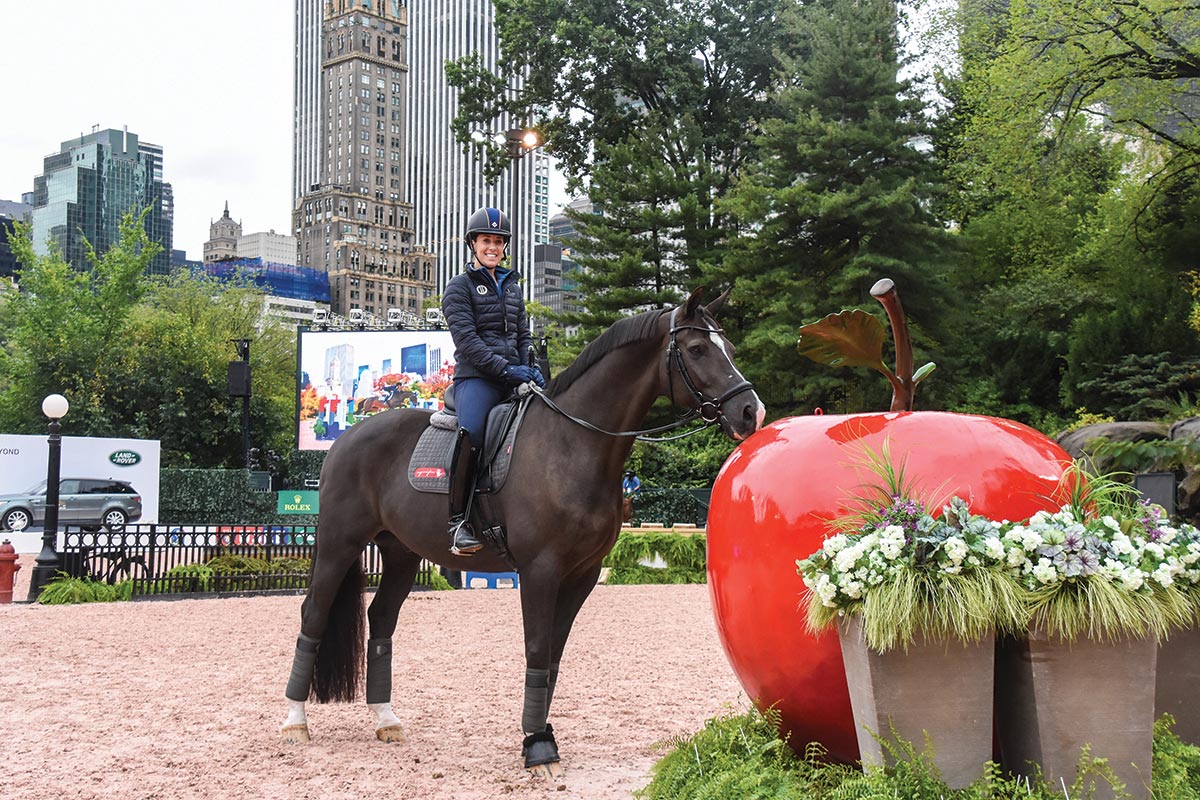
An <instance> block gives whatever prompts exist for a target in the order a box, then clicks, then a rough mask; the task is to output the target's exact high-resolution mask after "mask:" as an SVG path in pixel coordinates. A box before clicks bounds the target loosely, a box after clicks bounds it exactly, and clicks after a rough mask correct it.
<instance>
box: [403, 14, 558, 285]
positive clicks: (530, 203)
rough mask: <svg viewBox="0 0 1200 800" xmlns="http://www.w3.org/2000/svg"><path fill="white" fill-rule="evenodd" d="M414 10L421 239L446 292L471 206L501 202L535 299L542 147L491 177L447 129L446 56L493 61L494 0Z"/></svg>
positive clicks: (505, 123) (450, 95)
mask: <svg viewBox="0 0 1200 800" xmlns="http://www.w3.org/2000/svg"><path fill="white" fill-rule="evenodd" d="M409 15H410V24H409V45H410V47H409V53H410V56H409V59H410V66H411V76H412V91H411V96H412V98H413V103H412V113H411V114H410V115H409V120H408V130H409V151H408V159H409V165H410V166H409V177H408V196H409V198H410V199H411V200H412V201H413V203H414V204H415V205H416V219H415V220H414V224H413V227H414V228H415V229H416V235H417V243H418V244H423V245H425V246H427V247H428V248H429V249H430V250H431V251H433V252H434V254H435V255H436V256H437V274H438V291H441V290H442V289H443V288H445V286H446V283H447V282H448V281H449V280H450V279H451V278H452V277H454V276H455V275H457V274H458V273H459V272H461V271H462V270H463V268H464V266H465V264H466V263H467V261H468V260H469V254H468V252H467V246H466V244H465V243H464V242H463V240H462V235H463V229H464V228H465V227H466V222H467V218H468V217H469V216H470V215H471V212H473V211H474V210H475V209H477V208H480V207H482V206H493V207H496V208H500V209H502V210H504V211H506V212H508V214H509V216H510V218H511V219H512V221H513V225H514V226H515V230H514V231H513V234H514V238H515V243H514V246H513V247H512V249H511V250H510V257H511V263H512V265H513V266H515V267H516V268H517V269H519V270H520V271H521V274H522V275H523V276H524V278H525V280H524V286H525V298H526V299H527V300H531V299H533V292H534V281H533V274H532V272H533V265H534V246H535V245H538V244H547V243H549V241H550V236H549V227H548V223H549V209H550V161H549V159H548V158H547V157H546V155H545V154H544V153H543V152H542V151H541V150H540V149H535V150H531V151H528V152H526V153H525V154H524V156H522V157H521V158H519V159H514V160H512V161H511V162H510V164H509V167H508V169H506V170H505V171H504V172H503V173H502V174H501V176H500V178H499V179H498V180H497V181H495V182H493V183H488V182H486V181H485V180H484V176H483V167H482V165H481V164H480V163H479V162H478V161H477V160H476V159H475V157H474V156H473V155H469V154H464V153H463V150H462V145H461V144H459V143H458V142H456V141H455V140H454V134H453V132H452V131H451V129H450V123H451V121H452V120H453V119H454V116H455V114H457V113H458V94H457V90H455V89H454V88H453V87H451V86H450V85H449V83H448V82H447V81H446V70H445V65H446V61H447V60H450V59H457V58H461V57H462V56H467V55H470V54H472V53H478V54H479V57H480V59H481V61H482V63H483V65H484V66H485V67H486V68H488V69H491V70H494V69H495V68H496V61H497V58H498V57H499V53H500V43H499V40H498V39H497V37H496V28H495V16H494V9H493V6H492V0H409ZM522 122H523V121H522V120H509V119H500V120H497V121H496V123H495V129H494V130H489V131H481V133H483V134H485V135H489V136H490V135H494V134H497V133H500V134H503V133H505V132H507V131H508V130H510V129H515V128H519V127H520V125H521V123H522ZM517 152H520V151H519V150H518V151H517ZM514 169H515V172H516V174H515V175H514V174H513V173H514Z"/></svg>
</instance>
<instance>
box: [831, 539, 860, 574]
mask: <svg viewBox="0 0 1200 800" xmlns="http://www.w3.org/2000/svg"><path fill="white" fill-rule="evenodd" d="M861 555H862V551H861V550H859V549H858V545H855V546H853V547H847V548H845V549H844V550H840V551H838V554H837V555H836V556H834V557H833V566H834V568H835V569H836V570H837V571H838V572H850V571H851V570H852V569H853V568H854V566H855V564H856V563H857V562H858V558H859V556H861Z"/></svg>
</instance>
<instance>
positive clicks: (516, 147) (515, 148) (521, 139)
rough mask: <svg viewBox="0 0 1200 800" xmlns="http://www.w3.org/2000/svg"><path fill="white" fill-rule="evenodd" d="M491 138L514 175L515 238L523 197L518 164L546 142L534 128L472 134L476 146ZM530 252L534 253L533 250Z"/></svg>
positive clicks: (510, 215)
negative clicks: (527, 154) (526, 155)
mask: <svg viewBox="0 0 1200 800" xmlns="http://www.w3.org/2000/svg"><path fill="white" fill-rule="evenodd" d="M489 137H490V138H491V140H492V142H493V143H494V144H495V145H496V147H499V148H502V149H503V150H504V154H505V155H506V156H507V157H508V162H509V163H508V168H509V170H510V171H511V173H512V189H511V195H510V196H509V201H508V203H509V207H508V218H509V220H510V221H511V223H512V229H513V235H514V237H515V236H516V234H517V230H518V227H517V218H518V216H519V209H520V208H521V204H520V202H519V198H520V195H521V171H520V169H518V164H519V162H520V161H521V159H522V158H523V157H524V156H525V154H526V153H528V152H530V151H532V150H536V149H537V148H539V147H541V146H542V145H543V144H544V142H543V141H542V135H541V134H540V133H538V132H537V131H536V130H534V129H533V128H509V129H508V130H507V131H500V132H498V133H491V132H488V131H473V132H472V133H471V139H472V140H473V141H474V142H475V143H476V144H483V142H484V141H486V140H487V139H488V138H489ZM532 230H533V227H532V226H530V231H531V232H532ZM516 241H517V243H518V246H524V245H526V244H528V242H525V243H522V242H521V240H520V239H519V238H517V240H516ZM531 241H532V239H531ZM515 250H516V248H514V252H513V254H512V257H513V265H514V266H517V267H520V266H523V265H521V264H518V263H516V262H517V254H516V252H515ZM529 252H532V250H530V251H529Z"/></svg>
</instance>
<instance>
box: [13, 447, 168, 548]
mask: <svg viewBox="0 0 1200 800" xmlns="http://www.w3.org/2000/svg"><path fill="white" fill-rule="evenodd" d="M160 450H161V448H160V444H159V442H158V441H157V440H150V439H104V438H94V437H82V436H64V437H63V438H62V461H61V464H60V467H59V475H60V477H61V478H62V479H63V480H68V479H76V478H78V479H90V480H117V481H125V482H127V483H129V484H130V485H132V486H133V488H134V490H135V491H136V492H137V493H138V495H139V496H140V497H141V498H142V516H141V517H140V518H139V519H137V520H130V522H131V523H150V522H158V490H159V484H158V468H159V459H160ZM48 453H49V446H48V444H47V439H46V437H45V436H18V435H14V434H0V495H6V494H16V493H20V492H25V491H26V490H28V489H31V488H33V487H35V486H37V485H38V484H41V483H44V482H45V480H46V467H47V460H48ZM37 530H38V531H39V533H38V534H37V540H38V541H40V539H41V534H40V527H39V528H38V529H37ZM13 536H14V534H13V532H12V531H5V532H3V533H0V539H4V538H9V539H12V540H13V545H14V546H16V545H17V539H16V538H13ZM24 536H29V534H28V533H26V534H24ZM17 549H18V552H29V550H28V549H22V548H21V547H18V548H17Z"/></svg>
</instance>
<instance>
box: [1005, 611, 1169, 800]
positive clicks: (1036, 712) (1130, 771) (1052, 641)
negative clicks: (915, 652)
mask: <svg viewBox="0 0 1200 800" xmlns="http://www.w3.org/2000/svg"><path fill="white" fill-rule="evenodd" d="M1156 656H1157V643H1156V642H1155V640H1154V639H1153V638H1142V639H1130V640H1122V641H1119V642H1095V641H1092V640H1089V639H1078V640H1076V641H1074V642H1068V641H1065V640H1062V639H1058V638H1051V637H1049V636H1048V635H1047V634H1046V633H1045V632H1044V631H1041V630H1038V629H1033V628H1031V629H1030V630H1029V635H1028V637H1027V638H1024V639H1018V638H1014V637H1004V638H1002V639H1001V640H1000V641H999V642H998V644H997V647H996V723H997V733H998V734H999V741H1000V761H1001V765H1002V766H1003V767H1004V768H1005V769H1006V770H1008V771H1009V772H1012V773H1014V774H1017V775H1029V774H1031V772H1032V769H1031V766H1030V765H1031V764H1039V765H1041V767H1042V772H1043V774H1044V776H1045V778H1046V782H1047V783H1048V784H1050V785H1051V786H1059V785H1060V781H1065V782H1066V785H1067V786H1070V785H1071V783H1072V782H1073V781H1074V780H1075V776H1076V766H1077V765H1078V763H1079V755H1080V751H1081V750H1082V748H1083V746H1084V745H1085V744H1090V745H1091V754H1092V756H1094V757H1096V758H1106V759H1108V764H1109V767H1111V768H1112V770H1113V772H1115V773H1116V774H1117V776H1118V777H1119V778H1120V779H1121V780H1122V781H1123V782H1124V783H1125V790H1126V791H1127V792H1129V794H1130V795H1132V796H1133V797H1134V798H1135V799H1141V798H1149V797H1150V766H1151V750H1152V746H1153V737H1154V671H1155V670H1154V667H1155V662H1156ZM1113 796H1114V793H1113V790H1112V787H1111V786H1109V785H1108V782H1107V781H1105V780H1104V779H1103V778H1097V780H1096V793H1095V799H1096V800H1108V799H1109V798H1112V797H1113Z"/></svg>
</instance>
